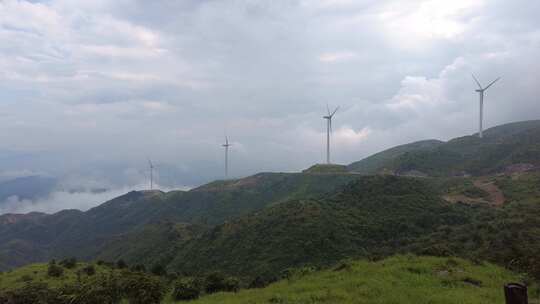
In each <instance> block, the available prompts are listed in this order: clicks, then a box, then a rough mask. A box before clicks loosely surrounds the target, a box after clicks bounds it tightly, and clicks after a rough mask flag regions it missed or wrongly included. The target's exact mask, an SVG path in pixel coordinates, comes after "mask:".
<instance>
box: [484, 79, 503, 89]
mask: <svg viewBox="0 0 540 304" xmlns="http://www.w3.org/2000/svg"><path fill="white" fill-rule="evenodd" d="M499 79H501V77H499V78H497V79H495V80H493V82H491V83H490V84H488V85H487V87H486V88H485V89H484V90H487V89H488V88H489V87H490V86H492V85H493V84H494V83H495V82H497V81H498V80H499Z"/></svg>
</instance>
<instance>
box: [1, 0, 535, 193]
mask: <svg viewBox="0 0 540 304" xmlns="http://www.w3.org/2000/svg"><path fill="white" fill-rule="evenodd" d="M539 11H540V2H539V1H536V0H514V1H507V0H453V1H446V0H417V1H415V0H410V1H394V0H388V1H386V0H319V1H317V0H273V1H252V0H231V1H217V0H216V1H212V0H205V1H203V0H184V1H143V0H110V1H108V0H77V1H73V0H50V1H16V0H0V165H2V167H3V174H14V173H16V172H26V173H28V172H39V173H43V174H49V175H53V176H63V177H64V178H65V179H66V180H69V181H71V182H76V181H80V182H81V183H84V182H86V180H91V181H92V182H96V183H97V184H99V183H106V184H107V183H114V184H115V185H118V186H119V187H120V186H121V187H124V186H125V185H135V184H137V183H141V182H142V181H144V178H145V174H146V173H145V172H146V171H145V170H146V169H145V164H146V158H147V157H151V158H152V159H153V160H154V161H155V162H156V163H158V164H159V165H160V166H161V171H160V176H161V178H162V183H169V184H176V185H194V184H197V183H201V182H204V181H207V180H210V179H213V178H218V177H220V176H221V175H222V171H223V169H222V158H223V149H222V148H221V147H220V145H221V144H222V142H223V140H224V135H225V133H227V134H228V135H229V136H230V138H231V141H232V143H233V147H232V151H231V171H232V173H233V174H234V175H236V176H243V175H247V174H251V173H255V172H259V171H296V170H301V169H303V168H305V167H308V166H309V165H311V164H313V163H316V162H322V161H323V159H324V140H325V137H324V133H325V122H324V120H323V119H322V115H324V114H325V111H326V104H327V103H328V104H329V105H330V106H331V107H334V106H338V105H339V106H341V108H340V110H339V111H338V113H337V114H336V116H335V120H334V136H333V151H334V152H333V161H334V162H337V163H344V164H345V163H350V162H352V161H355V160H359V159H361V158H363V157H365V156H368V155H369V154H371V153H374V152H377V151H379V150H381V149H384V148H388V147H391V146H394V145H397V144H403V143H407V142H410V141H415V140H421V139H428V138H437V139H443V140H446V139H449V138H452V137H456V136H461V135H465V134H471V133H473V132H475V131H476V128H477V115H478V104H477V99H478V97H477V93H475V92H474V89H475V88H476V87H475V84H474V82H473V80H472V78H471V76H470V75H471V73H475V74H476V75H477V76H478V78H480V80H481V81H482V82H484V83H487V82H489V81H491V80H493V79H494V78H496V77H497V76H502V77H503V78H502V80H501V81H500V82H499V83H497V84H496V85H495V86H493V87H492V88H491V89H490V90H489V91H488V92H487V95H486V109H485V125H487V127H489V126H495V125H498V124H502V123H506V122H511V121H519V120H527V119H539V118H540V106H539V100H538V97H537V96H539V95H540V94H539V93H540V86H539V85H538V79H540V77H539V76H540V60H538V54H540V19H538V12H539ZM167 172H168V173H167ZM0 174H2V173H0ZM166 179H167V180H168V181H165V180H166Z"/></svg>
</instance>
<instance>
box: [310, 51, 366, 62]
mask: <svg viewBox="0 0 540 304" xmlns="http://www.w3.org/2000/svg"><path fill="white" fill-rule="evenodd" d="M356 57H357V54H356V53H354V52H349V51H344V52H335V53H325V54H322V55H320V56H319V60H320V61H322V62H326V63H334V62H340V61H348V60H351V59H354V58H356Z"/></svg>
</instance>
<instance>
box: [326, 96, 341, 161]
mask: <svg viewBox="0 0 540 304" xmlns="http://www.w3.org/2000/svg"><path fill="white" fill-rule="evenodd" d="M338 109H339V107H337V108H336V109H335V110H334V112H332V114H330V108H329V107H328V105H326V111H327V112H328V115H326V116H323V118H324V119H326V163H327V164H330V133H332V118H333V117H334V114H336V112H337V110H338Z"/></svg>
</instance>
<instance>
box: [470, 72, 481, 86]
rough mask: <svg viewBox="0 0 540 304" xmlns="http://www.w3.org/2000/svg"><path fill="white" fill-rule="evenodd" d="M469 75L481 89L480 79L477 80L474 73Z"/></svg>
mask: <svg viewBox="0 0 540 304" xmlns="http://www.w3.org/2000/svg"><path fill="white" fill-rule="evenodd" d="M471 76H472V78H473V79H474V81H475V82H476V84H477V85H478V87H479V88H480V90H482V85H481V84H480V81H478V79H476V77H474V74H471Z"/></svg>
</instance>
